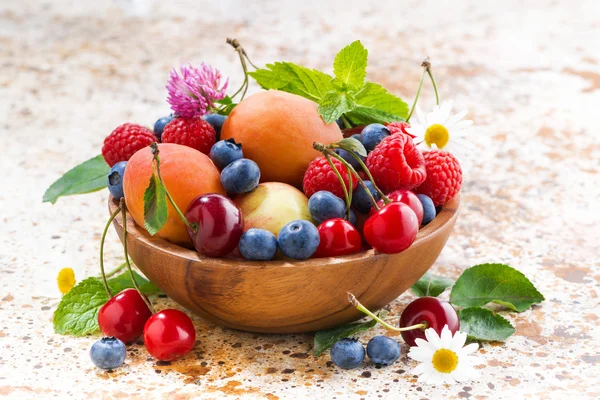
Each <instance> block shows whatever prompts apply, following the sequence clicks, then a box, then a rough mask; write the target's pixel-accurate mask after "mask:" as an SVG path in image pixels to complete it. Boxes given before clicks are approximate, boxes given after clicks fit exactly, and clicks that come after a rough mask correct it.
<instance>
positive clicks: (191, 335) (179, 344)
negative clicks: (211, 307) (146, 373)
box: [144, 309, 196, 361]
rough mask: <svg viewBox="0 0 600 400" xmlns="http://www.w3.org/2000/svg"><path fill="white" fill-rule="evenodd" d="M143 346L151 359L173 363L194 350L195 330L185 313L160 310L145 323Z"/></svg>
mask: <svg viewBox="0 0 600 400" xmlns="http://www.w3.org/2000/svg"><path fill="white" fill-rule="evenodd" d="M144 344H145V345H146V349H148V353H150V354H151V355H152V357H154V358H156V359H158V360H161V361H173V360H175V359H177V358H179V357H183V356H184V355H186V354H187V353H189V352H190V351H191V350H192V349H193V348H194V344H196V329H195V328H194V324H193V323H192V320H191V319H190V317H188V316H187V315H186V314H185V313H183V312H181V311H179V310H173V309H168V310H162V311H159V312H157V313H156V314H154V315H153V316H152V317H151V318H150V319H149V320H148V322H146V326H145V327H144Z"/></svg>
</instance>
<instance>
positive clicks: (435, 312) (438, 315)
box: [400, 297, 460, 346]
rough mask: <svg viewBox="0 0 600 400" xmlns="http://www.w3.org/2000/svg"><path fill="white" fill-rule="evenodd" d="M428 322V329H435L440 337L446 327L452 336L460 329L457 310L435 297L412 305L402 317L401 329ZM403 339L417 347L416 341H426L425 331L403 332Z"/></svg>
mask: <svg viewBox="0 0 600 400" xmlns="http://www.w3.org/2000/svg"><path fill="white" fill-rule="evenodd" d="M423 322H426V323H427V327H428V328H433V329H434V330H435V331H436V332H437V333H438V335H440V334H441V333H442V329H444V325H448V329H450V332H452V334H454V333H456V332H457V331H458V330H459V329H460V321H459V319H458V315H457V314H456V310H455V309H454V307H452V305H451V304H450V303H448V302H447V301H441V300H439V299H437V298H435V297H421V298H419V299H416V300H415V301H413V302H412V303H410V304H409V305H408V306H407V307H406V308H405V309H404V311H403V312H402V315H401V316H400V327H401V328H404V327H407V326H411V325H416V324H420V323H423ZM402 338H403V339H404V341H405V342H406V343H407V344H408V345H409V346H416V343H415V339H417V338H420V339H423V340H425V331H424V330H423V329H412V330H410V331H404V332H402Z"/></svg>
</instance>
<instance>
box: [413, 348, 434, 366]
mask: <svg viewBox="0 0 600 400" xmlns="http://www.w3.org/2000/svg"><path fill="white" fill-rule="evenodd" d="M408 356H409V357H410V358H412V359H413V360H416V361H419V362H430V361H431V358H432V357H433V354H432V353H431V351H429V349H426V348H421V347H411V348H410V351H409V352H408Z"/></svg>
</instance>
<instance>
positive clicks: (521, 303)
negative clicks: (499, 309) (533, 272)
mask: <svg viewBox="0 0 600 400" xmlns="http://www.w3.org/2000/svg"><path fill="white" fill-rule="evenodd" d="M543 300H544V296H542V294H541V293H540V292H538V290H537V289H536V288H535V287H534V286H533V284H532V283H531V282H530V281H529V279H527V278H526V277H525V275H523V274H522V273H521V272H519V271H517V270H516V269H514V268H512V267H510V266H508V265H505V264H481V265H476V266H474V267H471V268H469V269H467V270H465V271H464V272H463V273H462V275H461V276H460V278H458V280H457V281H456V283H455V284H454V286H453V287H452V291H451V292H450V303H452V304H454V305H457V306H459V307H477V306H484V305H486V304H487V303H490V302H492V303H497V304H501V305H504V306H506V307H508V308H510V309H512V310H515V311H519V312H521V311H524V310H527V309H528V308H529V307H531V305H532V304H535V303H540V302H542V301H543Z"/></svg>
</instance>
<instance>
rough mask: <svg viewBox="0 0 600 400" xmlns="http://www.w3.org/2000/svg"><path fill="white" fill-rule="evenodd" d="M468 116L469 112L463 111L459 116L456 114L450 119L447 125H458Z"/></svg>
mask: <svg viewBox="0 0 600 400" xmlns="http://www.w3.org/2000/svg"><path fill="white" fill-rule="evenodd" d="M466 115H467V110H465V111H461V112H459V113H458V114H454V115H453V116H452V117H450V118H448V120H447V121H446V125H447V126H449V125H453V124H455V123H457V122H458V121H460V120H461V119H463V118H464V117H465V116H466Z"/></svg>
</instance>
